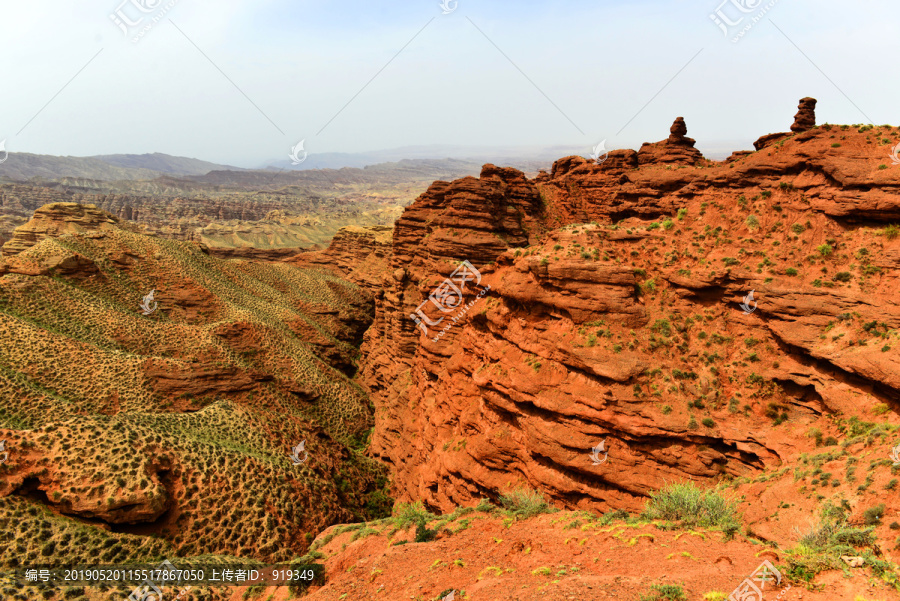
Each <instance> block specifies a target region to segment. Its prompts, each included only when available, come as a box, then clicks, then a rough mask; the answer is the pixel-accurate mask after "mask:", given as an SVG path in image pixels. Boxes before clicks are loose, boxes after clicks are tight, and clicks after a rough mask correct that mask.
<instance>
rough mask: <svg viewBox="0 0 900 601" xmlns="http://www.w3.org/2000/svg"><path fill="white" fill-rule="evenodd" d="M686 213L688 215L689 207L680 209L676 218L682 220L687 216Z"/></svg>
mask: <svg viewBox="0 0 900 601" xmlns="http://www.w3.org/2000/svg"><path fill="white" fill-rule="evenodd" d="M686 215H687V209H678V214H677V215H676V218H677V219H678V220H679V221H681V220H682V219H684V218H685V216H686Z"/></svg>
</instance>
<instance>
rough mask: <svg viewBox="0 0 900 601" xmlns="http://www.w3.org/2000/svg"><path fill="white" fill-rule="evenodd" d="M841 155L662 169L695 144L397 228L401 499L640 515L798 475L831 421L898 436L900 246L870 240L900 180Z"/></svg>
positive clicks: (388, 395) (438, 207) (386, 381)
mask: <svg viewBox="0 0 900 601" xmlns="http://www.w3.org/2000/svg"><path fill="white" fill-rule="evenodd" d="M843 133H844V134H845V135H844V138H843V139H842V143H841V146H840V147H839V148H837V147H833V146H832V143H833V140H832V138H831V134H830V132H829V131H828V130H827V129H821V128H814V129H811V130H809V131H806V132H803V133H800V134H798V135H795V136H793V137H790V138H787V139H785V140H784V143H783V144H780V145H772V146H768V147H766V148H765V149H764V150H763V151H760V152H756V153H749V154H743V155H739V156H736V157H733V158H732V159H731V160H729V161H725V162H722V163H716V162H712V161H704V162H701V163H698V165H697V166H693V164H692V163H691V164H690V165H687V164H684V165H677V164H676V165H673V164H672V163H671V162H670V161H669V159H670V158H671V157H670V156H669V155H667V154H666V153H667V152H668V151H666V150H664V149H665V148H666V147H681V148H692V147H693V141H688V140H689V139H687V138H684V135H685V131H684V127H683V123H681V122H679V121H676V123H675V124H674V125H673V127H672V130H671V135H672V136H673V138H674V141H673V142H670V140H665V141H663V142H660V143H657V144H655V145H652V147H651V148H650V149H647V146H646V145H645V146H644V147H642V149H641V151H640V152H639V153H634V151H613V152H611V153H610V156H609V157H608V160H606V161H605V162H603V163H602V164H599V165H598V164H595V163H594V162H592V161H589V160H586V159H583V158H581V157H566V158H563V159H560V160H558V161H557V162H556V163H555V164H554V166H553V169H552V172H551V173H549V174H546V173H544V174H541V175H540V176H538V178H536V179H535V180H527V179H525V178H522V177H519V176H517V175H516V174H515V173H502V172H500V171H498V170H497V168H495V167H493V166H486V168H485V172H484V173H482V177H481V178H480V179H478V180H476V179H474V178H466V179H462V180H457V181H455V182H452V183H446V182H437V183H435V184H434V185H433V186H432V187H431V188H430V189H429V191H428V192H426V193H425V194H423V195H422V196H421V197H420V198H419V199H418V200H417V201H416V202H415V203H414V204H413V205H412V206H411V207H409V208H408V209H407V210H406V212H405V213H404V216H403V217H402V218H401V220H400V221H399V222H398V223H397V226H396V228H395V231H394V239H393V256H392V258H391V263H390V264H391V268H392V269H393V273H392V274H391V275H389V276H387V277H385V278H384V280H383V283H382V289H381V292H380V293H379V295H378V297H377V299H376V318H375V323H374V324H373V326H372V328H371V329H370V330H369V332H368V333H367V336H366V343H365V346H364V348H363V353H364V356H365V359H364V364H363V369H362V375H361V377H360V381H361V382H362V383H363V384H364V386H365V387H367V388H368V389H369V391H370V392H371V394H372V398H373V400H374V402H375V406H376V426H375V431H374V435H373V442H372V447H371V450H372V452H373V454H374V455H376V456H377V457H379V458H381V459H383V460H385V461H387V462H388V463H390V464H391V465H392V466H393V469H394V472H395V480H394V485H395V490H396V493H397V494H398V495H399V497H400V498H401V499H402V500H413V499H421V500H424V501H425V502H426V504H428V505H430V506H432V507H434V508H437V509H441V510H448V509H450V508H452V507H453V506H455V505H458V504H470V503H473V502H475V501H476V500H477V499H478V498H479V497H490V498H494V499H496V497H497V496H499V495H500V494H502V493H504V492H506V491H508V490H510V488H511V487H518V486H527V487H531V488H537V489H539V490H541V491H543V492H544V493H545V494H546V495H548V496H549V497H550V498H552V500H553V502H554V503H555V504H557V505H559V506H565V507H571V508H576V507H578V508H592V509H600V510H605V509H609V508H627V509H637V508H639V507H640V506H641V505H642V503H643V500H644V498H645V497H646V495H647V494H649V492H650V491H652V490H655V489H658V488H660V487H661V486H663V485H664V484H665V483H666V482H673V481H678V480H683V479H693V480H716V479H718V478H720V477H722V476H728V475H730V476H741V475H747V474H752V473H755V472H757V471H758V470H760V469H763V468H765V467H770V468H775V467H779V466H781V465H782V463H783V461H785V458H786V457H790V456H796V454H797V453H799V452H800V451H804V450H809V449H811V448H812V447H813V445H814V442H813V441H812V440H811V439H809V438H808V437H807V432H808V431H810V428H817V429H819V430H820V431H821V432H823V433H825V435H826V436H828V435H837V434H838V433H837V431H836V430H835V425H834V423H833V422H832V420H831V419H826V416H828V415H833V414H837V413H841V414H842V415H844V416H851V415H856V416H861V417H862V418H866V417H867V416H866V412H869V411H873V410H874V409H875V407H876V406H881V407H888V408H890V409H891V410H892V411H893V412H896V411H897V408H898V407H900V360H898V349H900V343H897V342H896V341H895V334H892V333H891V332H895V331H896V329H897V328H900V309H897V307H896V304H895V303H894V301H893V297H894V295H895V290H896V288H897V286H898V284H900V240H898V239H897V237H896V236H895V235H894V234H891V233H890V231H886V233H884V234H881V233H879V232H880V230H878V229H872V228H860V227H859V226H857V225H854V221H862V222H867V223H869V224H871V223H872V222H873V221H874V222H879V221H880V222H882V223H884V224H886V223H889V222H891V221H893V220H897V219H900V179H898V177H897V175H896V170H891V169H879V168H878V165H879V164H880V163H881V162H883V161H884V159H883V158H882V157H881V156H880V154H879V152H880V150H879V147H878V146H876V145H873V144H868V143H867V141H866V135H865V133H864V132H863V133H857V132H856V131H855V130H850V131H847V132H843ZM876 133H880V134H881V135H882V136H888V135H889V136H896V135H898V132H897V131H895V130H893V129H891V130H890V131H884V132H876ZM651 220H657V221H651ZM591 222H593V223H591ZM501 223H502V228H501V227H499V224H501ZM574 224H581V225H574ZM552 228H557V229H553V230H552V231H549V232H548V230H551V229H552ZM451 232H453V233H451ZM489 232H490V233H496V234H497V235H490V234H489ZM463 260H469V261H470V262H471V263H472V264H473V265H474V266H475V267H476V268H477V269H478V270H480V275H481V278H480V281H477V282H476V281H472V282H466V284H467V287H466V288H465V289H464V290H463V299H462V302H461V303H459V305H458V307H464V310H459V309H457V310H454V311H450V312H447V313H444V312H443V311H441V310H440V307H438V305H439V304H441V303H442V302H443V301H439V302H438V303H437V304H436V303H434V302H429V301H428V298H429V294H430V293H431V292H432V291H434V290H440V288H439V286H440V284H441V282H442V281H443V280H445V278H448V277H449V276H451V274H452V273H453V270H454V268H455V267H456V265H457V264H458V262H460V261H463ZM457 283H460V282H459V280H457ZM485 291H487V292H485ZM751 291H753V292H754V296H753V298H752V299H751V298H749V293H750V292H751ZM479 295H481V296H479ZM423 302H424V305H423V304H422V303H423ZM742 303H743V305H744V306H746V307H747V309H746V310H745V309H743V308H742ZM420 306H421V307H422V309H423V313H422V314H420V315H417V318H418V325H417V321H415V320H414V319H411V314H415V313H416V310H417V308H419V307H420ZM424 317H427V318H428V319H424ZM442 317H443V318H444V319H443V320H441V321H440V323H438V322H439V320H440V319H441V318H442ZM431 323H435V324H436V325H434V326H432V325H430V324H431ZM447 325H450V327H449V329H447V330H446V331H444V329H445V326H447ZM442 331H443V333H441V332H442ZM826 332H828V333H827V334H826ZM880 411H883V409H881V410H880ZM889 415H890V420H892V422H893V423H898V420H897V418H896V415H895V413H890V414H889ZM601 441H604V442H605V445H604V446H605V449H606V452H607V453H608V455H602V454H601V455H599V456H597V457H596V459H594V458H592V456H591V449H592V448H594V447H595V446H596V445H598V443H600V442H601ZM595 455H596V454H595Z"/></svg>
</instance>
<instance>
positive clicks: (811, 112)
mask: <svg viewBox="0 0 900 601" xmlns="http://www.w3.org/2000/svg"><path fill="white" fill-rule="evenodd" d="M815 126H816V99H815V98H810V97H809V96H807V97H806V98H801V99H800V104H799V105H798V106H797V114H796V115H794V124H793V125H791V131H792V132H797V133H799V132H801V131H806V130H808V129H812V128H813V127H815Z"/></svg>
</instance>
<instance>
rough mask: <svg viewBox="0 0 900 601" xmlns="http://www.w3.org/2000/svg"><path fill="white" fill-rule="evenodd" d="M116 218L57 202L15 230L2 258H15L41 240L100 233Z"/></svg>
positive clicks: (41, 210)
mask: <svg viewBox="0 0 900 601" xmlns="http://www.w3.org/2000/svg"><path fill="white" fill-rule="evenodd" d="M118 224H119V219H118V218H116V217H114V216H113V215H110V214H109V213H106V212H105V211H101V210H100V209H98V208H97V207H96V206H94V205H90V204H89V205H81V204H77V203H74V202H57V203H52V204H48V205H45V206H43V207H41V208H40V209H38V210H37V211H35V212H34V216H33V217H32V218H31V221H29V222H28V223H26V224H24V225H21V226H19V227H17V228H16V229H15V231H14V232H13V235H12V238H11V239H10V240H9V241H8V242H6V244H4V245H3V249H2V253H3V255H4V256H11V255H17V254H19V253H20V252H22V251H23V250H26V249H28V248H31V247H32V246H34V245H35V244H37V243H38V242H40V241H41V240H44V239H45V238H55V237H59V236H62V235H65V234H74V233H83V232H103V231H107V230H109V228H110V227H116V226H117V225H118Z"/></svg>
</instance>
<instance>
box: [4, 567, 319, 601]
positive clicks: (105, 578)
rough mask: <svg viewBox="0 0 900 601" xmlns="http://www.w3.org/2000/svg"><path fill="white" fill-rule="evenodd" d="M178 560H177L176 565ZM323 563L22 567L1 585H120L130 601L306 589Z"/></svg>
mask: <svg viewBox="0 0 900 601" xmlns="http://www.w3.org/2000/svg"><path fill="white" fill-rule="evenodd" d="M175 561H178V560H175ZM324 574H325V572H324V566H322V565H320V564H303V565H300V564H283V565H269V566H265V565H241V564H236V563H235V564H226V565H222V564H216V565H198V564H190V565H189V564H187V563H186V562H180V561H179V565H177V566H176V565H175V564H173V563H172V562H170V561H169V560H166V561H163V562H162V563H160V564H156V565H154V564H128V565H104V566H97V565H95V566H72V567H58V566H53V567H48V566H24V567H22V568H20V569H16V570H4V571H2V572H0V582H7V583H10V584H18V585H21V586H29V585H30V586H117V585H134V586H135V587H136V588H135V591H134V592H133V593H132V595H131V597H129V599H130V600H131V601H143V600H144V599H151V598H154V597H152V595H153V594H154V593H156V594H159V593H160V592H161V589H162V587H184V586H256V585H266V586H286V585H293V586H300V587H303V586H308V585H310V584H312V583H313V582H315V581H316V580H317V579H319V580H321V579H322V578H323V576H324Z"/></svg>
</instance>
